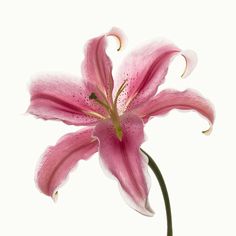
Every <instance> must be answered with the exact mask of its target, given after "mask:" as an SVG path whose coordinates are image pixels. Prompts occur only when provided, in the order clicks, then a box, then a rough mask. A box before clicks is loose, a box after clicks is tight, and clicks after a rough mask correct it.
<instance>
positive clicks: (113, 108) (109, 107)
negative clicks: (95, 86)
mask: <svg viewBox="0 0 236 236" xmlns="http://www.w3.org/2000/svg"><path fill="white" fill-rule="evenodd" d="M126 82H127V80H125V81H124V82H123V83H122V84H121V86H120V88H119V89H118V91H117V93H116V96H115V98H114V99H112V104H110V103H109V102H108V99H107V98H106V96H103V97H104V101H103V100H100V99H98V97H97V95H96V94H95V93H91V94H90V96H89V99H93V100H94V101H96V102H97V103H98V104H99V105H101V106H102V107H104V108H105V109H106V111H107V112H108V114H109V118H111V120H112V122H113V126H114V129H115V132H116V136H117V138H118V139H119V140H120V141H121V140H122V136H123V132H122V128H121V123H120V116H119V113H118V110H117V102H118V98H119V96H120V94H121V93H122V92H123V90H124V89H125V86H126V85H127V83H126Z"/></svg>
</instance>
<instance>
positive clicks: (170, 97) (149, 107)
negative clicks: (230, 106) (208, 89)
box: [134, 89, 215, 126]
mask: <svg viewBox="0 0 236 236" xmlns="http://www.w3.org/2000/svg"><path fill="white" fill-rule="evenodd" d="M172 109H181V110H195V111H197V112H199V113H200V114H201V115H203V116H204V117H206V118H207V119H208V121H209V123H210V126H212V125H213V123H214V119H215V115H214V109H213V105H212V104H211V103H210V102H209V101H208V100H207V99H205V98H203V97H202V96H200V95H199V94H198V93H197V92H195V91H193V90H185V91H183V92H182V91H176V90H171V89H166V90H163V91H162V92H160V93H159V94H158V95H157V96H155V97H153V98H152V99H151V100H149V101H147V102H146V103H145V105H144V106H141V107H139V108H137V109H136V110H134V112H135V113H136V114H137V115H139V116H140V117H141V118H142V119H143V120H144V121H145V122H146V121H148V119H149V118H150V117H152V116H158V115H164V114H166V113H167V112H169V111H170V110H172Z"/></svg>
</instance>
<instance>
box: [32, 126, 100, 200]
mask: <svg viewBox="0 0 236 236" xmlns="http://www.w3.org/2000/svg"><path fill="white" fill-rule="evenodd" d="M92 132H93V129H92V128H87V129H83V130H80V131H78V132H75V133H70V134H67V135H65V136H63V137H62V138H61V139H60V140H59V141H58V142H57V144H56V145H55V146H51V147H49V148H48V149H47V150H46V152H45V153H44V154H43V158H42V160H41V162H40V164H39V167H38V169H37V171H36V178H35V180H36V183H37V185H38V187H39V189H40V190H41V191H42V192H43V193H44V194H46V195H48V196H51V197H52V198H54V197H55V196H56V193H57V189H58V187H59V186H60V185H61V183H62V182H63V181H64V180H65V179H66V177H67V175H68V174H69V172H70V171H71V169H72V168H73V167H74V166H75V165H76V164H77V162H78V161H80V160H87V159H88V158H89V157H91V156H92V155H93V154H94V153H96V152H97V150H98V142H97V140H96V139H94V138H92Z"/></svg>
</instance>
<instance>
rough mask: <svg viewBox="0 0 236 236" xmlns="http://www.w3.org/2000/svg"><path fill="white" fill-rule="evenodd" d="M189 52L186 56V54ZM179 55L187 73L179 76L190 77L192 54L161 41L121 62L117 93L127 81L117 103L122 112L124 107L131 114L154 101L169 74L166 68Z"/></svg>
mask: <svg viewBox="0 0 236 236" xmlns="http://www.w3.org/2000/svg"><path fill="white" fill-rule="evenodd" d="M188 52H189V53H188ZM178 54H180V55H182V56H183V57H184V58H185V60H186V69H185V72H184V73H183V75H182V76H185V77H186V76H187V75H189V74H190V72H191V71H192V69H193V68H194V66H195V64H196V57H194V58H193V59H192V57H191V55H192V56H194V55H195V54H194V53H190V51H183V52H182V51H181V50H180V49H179V48H178V47H176V46H175V45H173V44H171V43H168V42H165V41H160V42H156V43H152V44H149V45H147V46H145V47H142V48H141V49H139V50H136V51H134V52H133V53H131V54H130V55H129V56H128V57H127V58H126V59H125V60H124V62H123V64H122V66H121V68H120V70H119V73H118V76H117V80H118V81H119V83H118V84H117V87H116V90H117V88H118V87H119V85H120V84H122V83H123V82H124V81H126V80H127V86H126V87H125V89H124V91H123V94H122V95H121V96H120V99H119V107H120V110H121V112H123V110H122V108H123V107H125V108H126V109H127V110H132V109H134V108H136V107H137V106H139V105H141V104H143V103H145V102H146V101H147V100H148V99H150V98H151V97H153V96H154V95H155V94H156V92H157V89H158V86H159V85H161V84H162V83H163V82H164V80H165V76H166V74H167V71H168V67H169V64H170V62H171V60H172V59H173V57H174V56H176V55H178Z"/></svg>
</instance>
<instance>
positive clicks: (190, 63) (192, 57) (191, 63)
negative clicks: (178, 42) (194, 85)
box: [181, 50, 197, 79]
mask: <svg viewBox="0 0 236 236" xmlns="http://www.w3.org/2000/svg"><path fill="white" fill-rule="evenodd" d="M181 55H182V56H183V58H184V59H185V62H186V66H185V69H184V72H183V74H182V75H181V78H182V79H184V78H186V77H187V76H189V75H190V74H191V73H192V71H193V70H194V68H195V67H196V65H197V54H196V53H195V52H194V51H192V50H186V51H182V52H181Z"/></svg>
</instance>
